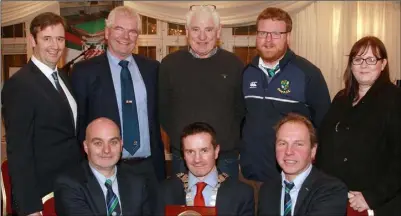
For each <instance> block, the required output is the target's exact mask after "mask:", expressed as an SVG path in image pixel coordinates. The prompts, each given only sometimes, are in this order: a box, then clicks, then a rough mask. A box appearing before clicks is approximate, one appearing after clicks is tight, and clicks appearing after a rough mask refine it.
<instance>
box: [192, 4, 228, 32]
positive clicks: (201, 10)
mask: <svg viewBox="0 0 401 216" xmlns="http://www.w3.org/2000/svg"><path fill="white" fill-rule="evenodd" d="M205 15H206V17H207V18H210V17H211V18H212V19H213V22H214V24H215V27H219V26H220V15H219V13H217V11H216V10H215V9H212V8H211V7H208V6H204V5H202V6H198V7H196V8H195V9H193V10H190V11H188V12H187V14H186V18H187V20H186V21H187V25H186V27H187V28H189V26H190V24H191V21H192V19H193V18H194V17H199V16H205Z"/></svg>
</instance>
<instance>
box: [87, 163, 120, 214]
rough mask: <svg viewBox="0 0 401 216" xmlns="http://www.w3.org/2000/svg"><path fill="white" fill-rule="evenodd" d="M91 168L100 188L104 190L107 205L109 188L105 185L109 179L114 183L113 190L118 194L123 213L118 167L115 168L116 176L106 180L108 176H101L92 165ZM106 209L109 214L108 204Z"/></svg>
mask: <svg viewBox="0 0 401 216" xmlns="http://www.w3.org/2000/svg"><path fill="white" fill-rule="evenodd" d="M89 167H90V168H91V170H92V172H93V175H94V176H95V177H96V179H97V181H98V182H99V185H100V188H102V192H103V195H104V201H105V203H107V187H106V185H104V184H105V183H106V180H107V179H110V180H111V182H112V183H111V188H112V189H113V192H114V193H115V194H116V196H117V198H118V203H119V204H120V209H121V212H122V209H123V208H122V205H121V199H120V193H119V191H118V182H117V166H115V169H114V174H113V175H112V176H110V177H109V178H106V176H104V175H103V174H101V173H100V172H99V171H97V170H96V169H95V168H93V167H92V166H91V165H90V164H89ZM105 208H106V212H107V211H108V209H107V204H106V206H105Z"/></svg>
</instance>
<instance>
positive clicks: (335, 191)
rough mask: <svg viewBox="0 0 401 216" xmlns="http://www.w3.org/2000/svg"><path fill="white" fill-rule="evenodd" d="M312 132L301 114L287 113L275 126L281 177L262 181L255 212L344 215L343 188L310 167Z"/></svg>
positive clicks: (314, 145) (314, 143)
mask: <svg viewBox="0 0 401 216" xmlns="http://www.w3.org/2000/svg"><path fill="white" fill-rule="evenodd" d="M316 148H317V140H316V132H315V129H314V127H313V125H312V123H311V122H310V121H309V120H308V119H307V118H306V117H304V116H301V115H299V114H294V113H290V114H289V115H288V116H286V117H284V118H283V119H282V120H280V121H279V122H278V124H277V126H276V159H277V162H278V164H279V165H280V167H281V169H282V172H281V177H279V178H276V179H272V180H270V181H267V182H265V183H264V184H263V185H262V187H261V189H260V192H259V203H258V215H284V216H292V215H345V214H346V208H347V187H346V186H345V184H344V183H343V182H341V181H340V180H338V179H336V178H334V177H330V176H328V175H326V174H324V173H323V172H321V171H319V170H318V169H316V168H314V167H313V165H312V161H313V159H314V158H315V154H316Z"/></svg>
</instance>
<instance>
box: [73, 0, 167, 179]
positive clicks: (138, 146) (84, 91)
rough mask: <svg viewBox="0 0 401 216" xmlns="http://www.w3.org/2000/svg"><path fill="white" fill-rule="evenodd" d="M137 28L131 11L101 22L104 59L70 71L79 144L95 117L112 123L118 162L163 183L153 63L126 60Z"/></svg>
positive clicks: (131, 57)
mask: <svg viewBox="0 0 401 216" xmlns="http://www.w3.org/2000/svg"><path fill="white" fill-rule="evenodd" d="M140 27H141V22H140V16H139V14H137V13H136V12H135V11H134V10H133V9H132V8H130V7H127V6H119V7H116V8H114V9H113V10H112V11H111V12H110V14H109V16H108V18H107V20H106V29H105V38H106V39H107V43H108V44H107V45H108V48H107V51H106V53H104V54H102V55H100V56H96V57H93V58H91V59H89V60H86V61H82V62H79V63H77V64H76V65H74V67H73V70H72V87H73V91H74V93H75V95H76V98H77V103H78V125H79V133H78V136H79V140H80V142H82V140H83V138H84V137H85V128H86V126H87V125H88V123H89V122H91V121H92V120H94V119H96V118H98V117H107V118H109V119H111V120H113V121H114V122H115V123H116V124H117V125H118V126H119V128H120V129H121V133H122V138H123V153H122V160H123V162H124V163H127V164H130V165H131V166H132V167H133V168H134V169H133V170H134V172H136V173H143V174H146V175H147V176H148V177H149V179H150V181H152V182H157V179H159V180H162V179H164V178H165V168H164V164H165V161H164V147H163V143H162V141H161V134H160V125H159V120H158V115H157V77H158V76H157V72H158V67H159V62H157V61H154V60H150V59H147V58H145V57H142V56H139V55H133V54H132V51H133V49H134V48H135V44H136V40H137V38H138V35H139V31H140Z"/></svg>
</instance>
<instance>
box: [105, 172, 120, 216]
mask: <svg viewBox="0 0 401 216" xmlns="http://www.w3.org/2000/svg"><path fill="white" fill-rule="evenodd" d="M104 185H105V186H106V188H107V196H106V205H107V215H108V216H119V215H121V209H120V203H119V202H118V198H117V195H116V194H115V193H114V192H113V188H112V186H111V185H112V182H111V180H110V179H107V180H106V182H105V183H104Z"/></svg>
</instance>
